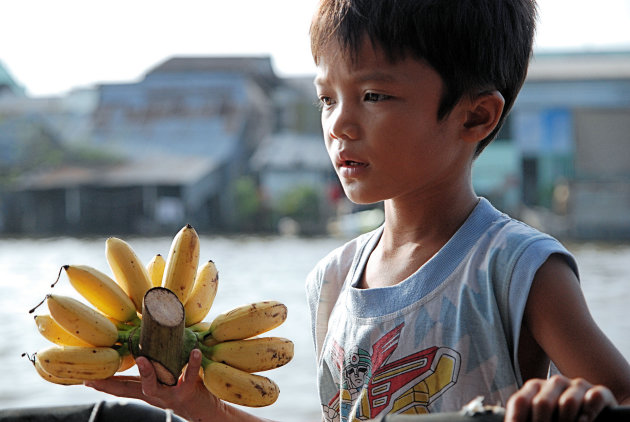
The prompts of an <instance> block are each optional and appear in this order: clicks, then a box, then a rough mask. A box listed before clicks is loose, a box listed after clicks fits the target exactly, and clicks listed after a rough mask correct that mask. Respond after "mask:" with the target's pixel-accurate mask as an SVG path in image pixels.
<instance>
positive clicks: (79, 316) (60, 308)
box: [46, 295, 118, 375]
mask: <svg viewBox="0 0 630 422" xmlns="http://www.w3.org/2000/svg"><path fill="white" fill-rule="evenodd" d="M46 303H47V304H48V309H49V310H50V315H51V316H52V318H53V319H54V320H55V322H56V323H57V324H59V325H60V326H61V327H62V328H63V329H64V330H66V331H68V332H69V333H71V334H72V335H73V336H75V337H78V338H80V339H81V340H83V341H85V342H86V343H89V344H91V345H93V346H111V345H113V344H114V343H116V341H117V340H118V330H117V329H116V326H115V325H114V324H113V323H112V322H111V321H110V320H109V319H107V317H106V316H104V315H102V314H100V313H99V312H97V311H95V310H94V309H92V308H90V307H89V306H87V305H84V304H83V303H81V302H79V301H78V300H76V299H73V298H71V297H68V296H61V295H48V296H47V298H46ZM53 375H55V374H53Z"/></svg>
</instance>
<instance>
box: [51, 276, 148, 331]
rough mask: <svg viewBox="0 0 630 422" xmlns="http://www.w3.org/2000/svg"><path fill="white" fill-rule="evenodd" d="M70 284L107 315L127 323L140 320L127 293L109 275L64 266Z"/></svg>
mask: <svg viewBox="0 0 630 422" xmlns="http://www.w3.org/2000/svg"><path fill="white" fill-rule="evenodd" d="M63 269H64V270H66V274H67V275H68V280H70V284H72V286H73V287H74V288H75V289H76V290H77V291H78V292H79V293H80V294H81V295H82V296H83V297H84V298H85V299H87V300H88V302H90V303H91V304H92V305H94V306H95V307H96V308H97V309H98V310H100V311H101V312H103V313H104V314H105V315H107V316H110V317H112V318H114V319H115V320H118V321H122V322H127V321H132V320H136V319H138V315H137V314H136V307H135V305H134V304H133V302H132V300H131V299H130V298H129V296H127V293H125V291H124V290H123V289H122V288H121V287H120V286H119V285H118V284H116V282H115V281H114V280H112V279H111V278H110V277H109V276H108V275H106V274H104V273H102V272H100V271H99V270H97V269H96V268H92V267H90V266H87V265H64V266H63Z"/></svg>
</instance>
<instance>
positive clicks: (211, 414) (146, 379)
mask: <svg viewBox="0 0 630 422" xmlns="http://www.w3.org/2000/svg"><path fill="white" fill-rule="evenodd" d="M136 363H137V365H138V371H139V372H140V377H128V376H116V377H111V378H108V379H105V380H97V381H90V382H86V383H85V384H86V385H87V386H89V387H92V388H95V389H96V390H99V391H103V392H105V393H108V394H113V395H115V396H119V397H127V398H133V399H139V400H143V401H145V402H147V403H148V404H150V405H152V406H156V407H159V408H162V409H171V410H173V412H175V414H176V415H178V416H181V417H182V418H184V419H186V420H188V421H191V422H213V421H221V422H223V421H225V422H229V421H244V422H248V421H252V422H254V421H258V422H260V421H264V420H266V419H262V418H258V417H256V416H254V415H251V414H249V413H246V412H244V411H242V410H240V409H237V408H236V407H234V406H230V405H228V404H227V403H225V402H223V401H221V400H219V399H218V398H217V397H215V396H214V395H212V394H211V393H210V392H209V391H208V389H207V388H206V387H205V386H204V384H203V381H202V380H201V377H200V376H199V370H200V368H201V353H200V352H199V350H193V351H192V352H191V354H190V358H189V361H188V365H187V366H186V369H185V370H184V373H183V375H182V377H181V378H180V380H179V382H178V383H177V385H175V386H172V387H169V386H165V385H161V384H159V383H158V381H157V378H156V375H155V371H154V370H153V365H151V363H150V362H149V361H148V360H147V359H145V358H143V357H139V358H138V359H137V361H136Z"/></svg>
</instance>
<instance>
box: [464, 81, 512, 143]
mask: <svg viewBox="0 0 630 422" xmlns="http://www.w3.org/2000/svg"><path fill="white" fill-rule="evenodd" d="M504 105H505V100H504V99H503V95H501V93H500V92H499V91H490V92H484V93H482V94H480V95H478V96H477V97H475V98H473V99H472V100H470V107H469V108H468V111H467V113H466V117H465V121H464V128H463V131H462V132H463V133H462V138H463V139H464V141H466V142H475V143H476V142H479V141H481V140H482V139H484V138H485V137H486V136H488V135H489V134H490V132H492V130H493V129H494V128H495V127H496V125H497V123H499V119H500V118H501V113H503V106H504Z"/></svg>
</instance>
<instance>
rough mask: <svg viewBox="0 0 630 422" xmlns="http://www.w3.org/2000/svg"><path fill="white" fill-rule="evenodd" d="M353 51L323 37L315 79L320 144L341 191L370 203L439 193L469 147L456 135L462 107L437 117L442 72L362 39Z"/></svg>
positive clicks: (462, 167) (467, 156)
mask: <svg viewBox="0 0 630 422" xmlns="http://www.w3.org/2000/svg"><path fill="white" fill-rule="evenodd" d="M357 59H358V60H356V61H355V62H351V61H350V60H349V59H348V58H347V57H345V56H344V55H343V54H342V52H341V49H340V47H339V46H338V45H337V44H336V43H334V42H332V41H331V42H330V45H329V46H328V47H327V48H326V49H325V50H324V54H323V55H322V56H321V57H320V58H319V64H318V67H317V76H316V79H315V86H316V88H317V95H318V97H319V99H320V102H321V106H322V114H321V120H322V128H323V131H324V139H325V142H326V148H327V150H328V154H329V156H330V159H331V161H332V163H333V166H334V168H335V170H336V172H337V175H338V176H339V179H340V180H341V183H342V185H343V187H344V190H345V192H346V195H347V196H348V198H349V199H350V200H352V201H353V202H356V203H374V202H378V201H382V200H387V199H395V198H406V197H409V198H415V199H417V198H422V196H424V195H426V194H429V195H432V194H436V193H437V194H440V192H441V191H442V190H443V188H444V187H446V186H449V185H450V184H451V182H453V180H454V178H457V177H458V176H461V172H462V171H464V170H465V169H466V168H467V167H468V165H469V164H470V161H471V157H472V152H473V150H474V145H470V144H469V143H466V142H463V141H461V140H460V137H459V133H460V130H461V127H462V125H463V123H464V121H465V112H464V110H463V108H462V107H461V106H460V105H459V104H458V105H457V106H456V107H455V108H454V109H453V111H452V112H451V113H450V114H449V115H448V116H447V117H446V118H444V119H442V120H441V121H438V120H437V114H438V113H437V111H438V105H439V101H440V98H441V93H442V86H443V85H442V79H441V77H440V76H439V74H438V73H437V72H435V71H434V70H433V68H431V67H430V66H428V65H427V64H425V63H424V62H422V61H420V60H417V59H413V58H409V57H408V58H405V59H404V60H400V61H398V62H395V63H392V62H391V61H389V60H388V59H387V57H386V56H385V55H384V54H383V52H382V51H380V49H378V48H376V49H374V48H373V47H372V44H371V43H370V42H369V41H368V40H367V39H366V40H365V41H364V43H363V46H362V48H361V49H360V51H359V52H358V55H357ZM460 103H461V102H460ZM418 195H421V196H418Z"/></svg>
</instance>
